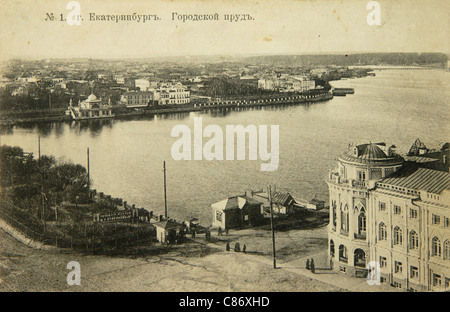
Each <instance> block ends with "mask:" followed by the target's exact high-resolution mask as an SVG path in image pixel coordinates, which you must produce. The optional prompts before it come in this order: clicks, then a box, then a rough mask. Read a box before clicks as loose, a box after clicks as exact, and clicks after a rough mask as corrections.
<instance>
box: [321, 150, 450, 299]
mask: <svg viewBox="0 0 450 312" xmlns="http://www.w3.org/2000/svg"><path fill="white" fill-rule="evenodd" d="M327 183H328V187H329V194H330V224H329V225H328V256H329V259H330V262H331V263H332V265H333V268H334V269H335V270H337V271H340V272H342V273H346V274H350V275H353V276H361V277H365V276H366V275H367V274H368V269H367V268H368V263H369V262H372V261H374V263H376V265H379V270H378V273H379V277H380V281H381V282H385V283H389V284H390V285H391V286H394V287H397V288H401V289H402V290H408V291H421V290H445V289H449V288H448V287H449V285H448V283H449V278H450V256H449V253H450V246H449V240H450V228H449V225H448V223H449V221H448V220H449V218H450V207H449V203H450V201H449V199H450V196H449V189H450V175H449V173H448V172H445V171H439V170H433V169H428V168H421V167H420V166H418V164H417V163H416V162H406V161H405V160H404V158H403V157H401V156H399V155H397V154H395V152H394V151H393V148H392V147H387V146H386V145H385V144H384V143H378V144H373V143H369V144H361V145H349V149H348V151H347V152H345V153H344V154H343V155H342V156H340V157H339V160H338V168H337V169H336V170H334V171H332V172H330V175H329V180H328V181H327Z"/></svg>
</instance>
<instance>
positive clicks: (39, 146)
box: [38, 136, 45, 235]
mask: <svg viewBox="0 0 450 312" xmlns="http://www.w3.org/2000/svg"><path fill="white" fill-rule="evenodd" d="M38 153H39V158H38V164H39V169H40V171H41V198H42V216H41V219H42V227H43V232H44V235H45V198H44V170H43V169H42V162H41V136H38Z"/></svg>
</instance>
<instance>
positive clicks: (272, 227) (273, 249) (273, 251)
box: [268, 185, 277, 269]
mask: <svg viewBox="0 0 450 312" xmlns="http://www.w3.org/2000/svg"><path fill="white" fill-rule="evenodd" d="M268 190H269V191H268V193H269V194H268V195H269V202H270V227H271V229H272V255H273V268H274V269H276V268H277V256H276V253H275V229H274V226H273V204H272V188H271V186H270V185H269V186H268Z"/></svg>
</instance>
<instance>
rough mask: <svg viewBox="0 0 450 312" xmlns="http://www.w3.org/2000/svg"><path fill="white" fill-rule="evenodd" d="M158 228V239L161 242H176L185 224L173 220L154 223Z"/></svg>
mask: <svg viewBox="0 0 450 312" xmlns="http://www.w3.org/2000/svg"><path fill="white" fill-rule="evenodd" d="M153 225H154V226H155V228H156V240H157V241H158V242H160V243H174V242H175V241H176V240H177V239H178V238H179V235H180V232H181V230H182V229H183V227H184V225H183V224H180V223H178V222H175V221H173V220H170V219H169V220H165V221H160V222H157V223H154V224H153Z"/></svg>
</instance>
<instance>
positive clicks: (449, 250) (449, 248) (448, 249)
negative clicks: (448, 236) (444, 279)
mask: <svg viewBox="0 0 450 312" xmlns="http://www.w3.org/2000/svg"><path fill="white" fill-rule="evenodd" d="M444 260H450V241H449V240H446V241H445V242H444Z"/></svg>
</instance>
